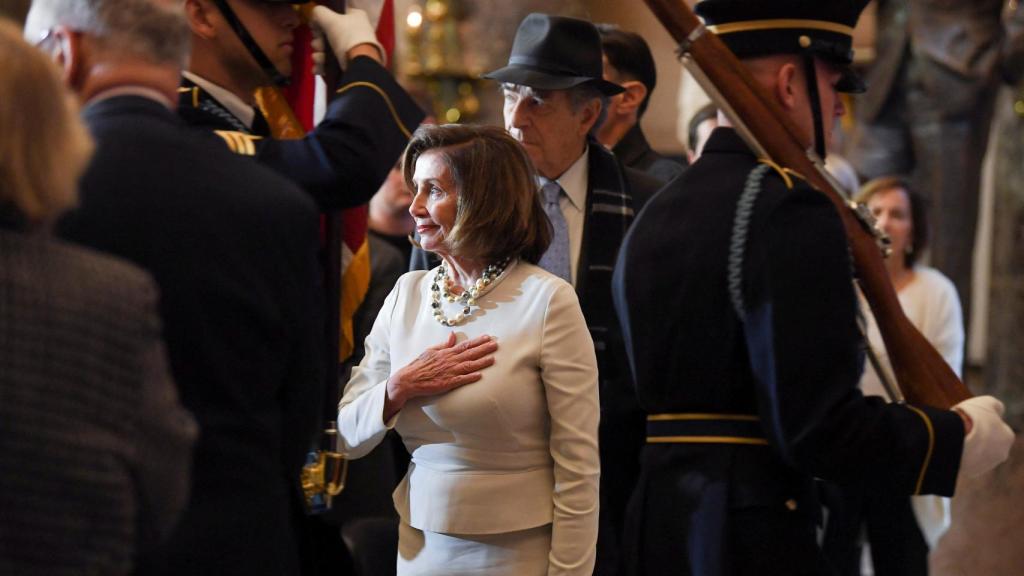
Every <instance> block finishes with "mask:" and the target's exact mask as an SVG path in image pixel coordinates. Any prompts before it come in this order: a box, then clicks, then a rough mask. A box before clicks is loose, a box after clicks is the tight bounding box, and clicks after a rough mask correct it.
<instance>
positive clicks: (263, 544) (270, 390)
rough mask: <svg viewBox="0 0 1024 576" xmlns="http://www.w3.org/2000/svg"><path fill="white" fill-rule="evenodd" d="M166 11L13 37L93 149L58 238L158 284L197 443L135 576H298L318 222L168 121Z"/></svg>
mask: <svg viewBox="0 0 1024 576" xmlns="http://www.w3.org/2000/svg"><path fill="white" fill-rule="evenodd" d="M181 5H182V3H181V2H178V1H171V0H35V1H34V2H33V6H32V9H31V11H30V13H29V17H28V22H27V25H26V31H25V34H26V37H27V38H29V39H30V40H31V41H33V42H37V43H38V45H39V47H40V48H41V49H42V50H44V51H45V52H47V53H49V54H50V55H51V56H52V57H53V59H54V61H56V62H57V63H58V64H59V65H60V66H61V67H62V69H63V70H62V71H63V77H64V80H65V82H66V83H67V85H68V86H69V87H70V88H71V89H72V90H73V91H74V92H75V93H76V94H78V96H79V97H80V98H81V100H82V101H83V102H84V104H85V108H84V110H83V112H82V115H83V118H84V120H85V122H86V124H87V126H88V127H89V129H90V131H91V132H92V134H93V136H94V138H95V139H96V142H97V149H96V155H95V157H94V160H93V163H92V164H91V166H90V167H89V169H88V171H87V172H86V174H85V176H84V178H83V179H82V182H81V206H80V208H79V209H78V210H77V211H75V212H73V213H71V214H69V215H68V216H67V217H66V218H64V220H63V221H61V222H60V224H59V232H60V233H61V234H62V235H63V236H64V237H65V238H67V239H70V240H73V241H77V242H80V243H82V244H85V245H88V246H91V247H93V248H96V249H99V250H103V251H107V252H110V253H113V254H116V255H119V256H121V257H124V258H126V259H128V260H131V261H133V262H135V263H136V264H139V265H140V266H142V267H143V268H145V269H147V270H148V271H149V272H150V273H151V274H152V275H153V277H154V278H155V279H156V281H157V284H158V286H159V288H160V290H161V292H162V294H161V302H160V304H161V305H160V312H161V316H162V318H163V323H164V327H165V335H166V340H167V348H168V356H169V360H170V365H171V371H172V373H173V375H174V378H175V380H176V381H177V383H178V388H179V391H180V394H181V398H182V401H183V403H184V404H185V405H186V407H188V408H189V409H191V410H192V411H193V412H194V413H195V415H196V419H197V420H198V422H199V425H200V428H201V434H200V438H199V441H198V443H197V444H196V450H195V458H194V474H193V481H192V495H191V499H190V501H189V504H188V506H187V508H186V510H185V513H184V515H183V517H182V520H181V523H180V524H179V525H178V527H177V529H176V530H175V531H174V532H173V533H172V534H171V536H170V539H169V541H168V543H167V545H166V547H165V549H164V550H162V553H161V554H159V555H156V556H154V557H151V558H147V559H146V560H148V562H147V563H145V565H143V566H141V567H140V568H139V570H138V572H139V573H145V574H154V573H157V574H162V573H167V574H189V575H192V576H194V575H202V574H217V575H218V576H222V575H226V574H239V575H241V574H245V575H246V576H253V575H260V574H266V575H271V574H273V575H275V576H276V575H281V574H297V573H299V570H298V564H299V561H298V560H299V559H298V553H297V550H296V544H295V534H294V532H293V526H292V525H291V518H292V517H293V514H294V512H295V509H294V505H295V504H296V503H297V502H298V498H297V497H296V494H297V492H298V476H299V471H300V469H301V468H302V464H303V461H304V457H305V453H306V450H307V448H308V447H309V445H310V442H311V441H312V439H313V436H314V433H315V432H316V429H317V425H318V423H319V420H320V417H319V415H320V402H321V399H322V398H323V396H324V389H323V378H322V370H323V364H322V361H321V359H322V354H321V351H320V346H321V338H322V326H323V324H322V318H321V313H320V309H319V308H320V303H321V302H322V294H321V292H320V289H319V271H318V264H317V247H318V238H317V235H318V227H317V211H316V208H315V206H314V204H313V202H312V201H311V200H310V199H309V198H308V197H307V196H306V195H305V194H303V193H302V192H301V191H300V190H299V189H297V188H296V187H295V186H294V185H292V184H291V183H290V182H288V181H287V180H285V179H284V178H282V177H280V176H278V175H276V174H274V173H273V172H271V171H270V170H267V169H265V168H261V167H260V166H258V165H257V164H255V163H253V162H250V161H248V160H247V159H245V158H242V157H239V156H237V155H235V154H233V153H231V152H230V151H229V150H228V148H227V147H226V146H225V145H224V142H223V141H222V140H221V139H220V138H217V137H216V136H214V135H212V134H208V133H205V132H201V131H195V130H191V129H190V128H188V127H187V126H186V125H185V124H184V123H183V122H182V121H181V120H180V119H179V118H178V116H177V115H176V114H175V113H174V111H173V109H174V105H175V101H176V100H177V92H178V82H179V74H180V70H181V67H182V65H183V63H184V62H185V61H186V59H187V57H188V54H189V39H190V32H189V28H188V25H187V22H186V20H185V16H184V12H183V10H182V6H181Z"/></svg>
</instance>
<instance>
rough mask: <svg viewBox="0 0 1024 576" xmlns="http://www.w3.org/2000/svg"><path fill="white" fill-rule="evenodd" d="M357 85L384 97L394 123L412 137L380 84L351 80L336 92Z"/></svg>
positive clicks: (407, 136) (407, 135) (340, 92)
mask: <svg viewBox="0 0 1024 576" xmlns="http://www.w3.org/2000/svg"><path fill="white" fill-rule="evenodd" d="M359 86H363V87H366V88H369V89H371V90H373V91H374V92H376V93H378V94H380V97H381V98H383V99H384V103H385V104H387V105H388V110H390V111H391V117H392V118H394V119H395V124H398V129H399V130H401V131H402V134H405V137H406V138H412V131H410V130H409V129H408V128H407V127H406V126H405V123H404V122H402V118H401V117H399V116H398V110H395V105H394V104H392V103H391V98H389V97H388V95H387V93H386V92H384V90H382V89H381V88H380V86H377V85H376V84H371V83H369V82H353V83H351V84H346V85H345V86H342V87H341V88H338V91H337V92H336V94H342V93H344V92H348V91H349V90H351V89H352V88H356V87H359Z"/></svg>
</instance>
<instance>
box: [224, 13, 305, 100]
mask: <svg viewBox="0 0 1024 576" xmlns="http://www.w3.org/2000/svg"><path fill="white" fill-rule="evenodd" d="M213 3H214V4H216V5H217V8H218V9H219V10H220V11H221V14H223V15H224V19H225V20H227V21H228V24H230V25H231V29H232V30H234V31H235V35H236V36H238V39H239V40H241V41H242V45H243V46H245V49H246V50H248V51H249V54H250V55H251V56H252V57H253V59H254V60H256V64H257V65H259V67H260V69H262V70H263V73H264V74H266V75H267V78H269V79H270V80H271V81H272V82H273V83H274V84H277V85H278V86H287V85H288V84H290V83H291V78H289V77H288V76H285V75H284V74H281V72H280V71H279V70H278V69H277V68H276V67H275V66H274V64H273V62H271V61H270V58H268V57H267V55H266V53H264V52H263V50H262V49H261V48H260V46H259V44H257V43H256V40H254V39H253V37H252V35H251V34H249V31H248V30H246V29H245V25H244V24H242V21H241V20H239V19H238V15H237V14H235V11H234V10H232V9H231V7H230V6H228V3H227V0H213Z"/></svg>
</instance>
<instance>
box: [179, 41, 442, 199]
mask: <svg viewBox="0 0 1024 576" xmlns="http://www.w3.org/2000/svg"><path fill="white" fill-rule="evenodd" d="M336 92H337V94H336V95H335V97H334V98H333V100H331V102H330V105H329V106H328V108H327V112H326V114H325V116H324V119H323V120H322V121H321V122H320V124H318V125H317V126H316V128H315V129H314V130H313V131H311V132H310V133H309V134H308V135H307V136H306V137H305V138H302V139H299V140H274V139H273V138H270V133H269V131H268V129H267V127H266V125H265V121H263V119H262V118H259V120H258V121H257V123H256V124H255V125H254V126H253V129H252V131H251V132H252V133H251V134H250V133H249V132H250V130H249V129H247V128H246V126H245V125H244V124H243V123H242V122H241V121H240V120H239V119H238V118H235V117H234V116H233V115H232V114H231V112H229V111H228V110H227V109H226V108H224V106H223V105H221V103H220V102H218V101H217V100H216V99H214V98H213V97H212V96H210V94H209V93H207V92H206V91H204V90H203V89H202V88H200V87H199V86H196V85H195V84H194V83H192V82H190V81H189V80H188V79H183V80H182V85H181V88H180V89H179V98H178V113H179V114H180V115H181V116H182V118H184V119H185V122H187V123H188V124H190V125H192V126H197V127H201V128H207V129H210V130H217V131H220V134H221V135H222V137H223V138H224V140H225V141H226V142H227V144H228V145H229V146H230V147H231V148H232V149H233V150H234V151H235V152H238V153H241V154H244V155H250V156H255V157H256V159H257V160H258V161H259V162H260V163H261V164H264V165H265V166H269V167H270V168H273V169H274V170H275V171H277V172H279V173H280V174H283V175H284V176H286V177H287V178H290V179H291V180H292V181H294V182H297V183H298V184H299V185H300V186H301V187H302V188H303V189H305V190H306V191H307V192H309V193H310V194H312V195H313V197H314V198H316V200H317V203H319V204H320V206H321V208H323V209H325V210H326V209H336V208H348V207H351V206H357V205H359V204H362V203H364V202H367V201H368V200H369V199H370V197H371V196H373V194H374V193H375V192H376V191H377V188H379V187H380V185H381V183H382V182H384V178H386V177H387V174H388V171H390V170H391V168H392V167H394V165H395V162H396V161H397V160H398V158H399V156H401V155H402V152H403V151H404V150H405V145H406V144H407V143H408V142H409V137H410V136H411V134H412V132H413V131H414V130H416V127H417V126H419V124H420V122H421V121H422V120H423V111H422V110H420V109H419V107H418V106H416V104H415V103H414V102H413V101H412V99H411V98H410V97H409V95H408V94H406V92H405V90H403V89H402V87H401V86H399V85H398V83H397V82H395V80H394V78H393V77H392V76H391V74H390V73H388V71H387V70H385V69H384V67H382V66H381V65H380V64H378V63H377V62H376V61H375V60H373V59H372V58H367V57H365V56H361V57H358V58H355V59H354V60H353V61H352V62H351V63H349V66H348V68H347V69H346V70H345V74H344V77H343V78H342V82H341V87H340V88H338V89H337V91H336Z"/></svg>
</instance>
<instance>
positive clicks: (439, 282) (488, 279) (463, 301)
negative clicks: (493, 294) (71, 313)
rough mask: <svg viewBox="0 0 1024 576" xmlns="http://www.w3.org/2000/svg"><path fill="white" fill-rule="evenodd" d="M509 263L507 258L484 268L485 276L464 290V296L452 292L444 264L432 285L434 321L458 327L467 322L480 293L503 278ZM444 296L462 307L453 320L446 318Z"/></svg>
mask: <svg viewBox="0 0 1024 576" xmlns="http://www.w3.org/2000/svg"><path fill="white" fill-rule="evenodd" d="M508 263H509V258H505V259H504V260H502V261H501V262H498V263H497V264H488V265H487V267H486V268H484V273H483V275H481V276H480V278H479V279H477V281H476V282H475V283H473V285H472V286H470V287H469V288H466V289H465V290H463V291H462V294H459V295H458V296H456V295H455V294H452V292H451V289H452V286H453V284H454V283H453V282H452V279H451V278H449V277H448V268H447V267H446V266H445V265H444V263H443V262H442V263H441V265H440V266H438V267H437V273H435V274H434V283H433V284H431V285H430V300H431V302H430V307H431V309H432V310H433V312H434V320H437V321H438V322H440V323H441V325H442V326H456V325H458V324H459V323H460V322H462V321H463V320H465V319H466V316H469V314H470V312H471V311H472V310H471V307H472V306H476V299H477V297H478V296H480V292H482V291H483V290H484V289H485V288H487V287H488V286H490V285H491V283H492V282H494V279H495V278H497V277H498V276H501V273H502V272H504V271H505V269H506V268H508ZM442 286H443V288H442ZM442 296H443V297H444V299H445V300H447V301H449V302H458V303H459V305H460V306H462V311H461V312H459V313H458V314H456V315H455V316H453V317H451V318H448V317H447V316H445V315H444V312H443V311H442V310H441V297H442Z"/></svg>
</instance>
